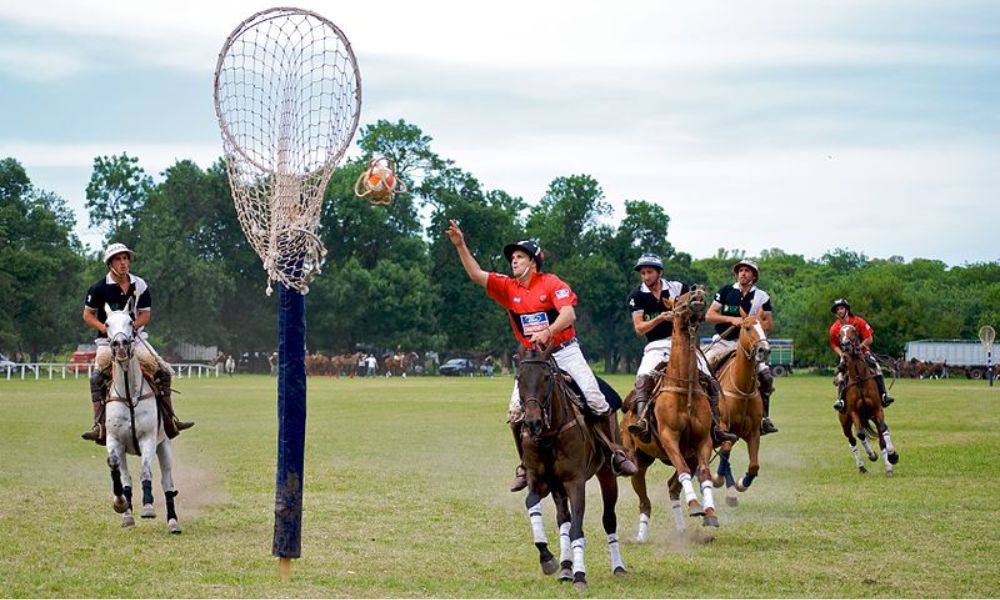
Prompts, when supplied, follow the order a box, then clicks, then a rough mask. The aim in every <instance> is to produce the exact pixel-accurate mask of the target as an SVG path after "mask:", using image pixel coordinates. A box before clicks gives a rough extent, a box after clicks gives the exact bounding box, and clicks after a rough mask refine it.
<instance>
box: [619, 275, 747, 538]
mask: <svg viewBox="0 0 1000 600" xmlns="http://www.w3.org/2000/svg"><path fill="white" fill-rule="evenodd" d="M706 308H707V307H706V305H705V290H704V288H702V287H699V286H695V287H694V289H692V290H691V291H690V292H688V293H686V294H684V295H682V296H679V297H678V298H676V299H675V300H674V302H673V306H672V311H673V324H674V333H673V343H672V347H671V351H670V361H669V362H668V363H667V366H666V371H665V372H662V374H661V377H660V379H659V381H658V382H657V384H656V387H655V388H654V389H653V392H652V393H651V394H650V399H651V400H652V402H653V404H652V406H651V407H650V409H649V412H650V413H651V414H652V415H653V418H654V423H653V424H652V425H651V427H652V428H653V429H654V435H653V436H652V437H651V439H650V441H649V442H648V443H645V442H643V441H642V440H640V439H638V438H637V437H635V436H633V435H632V434H631V433H629V431H628V425H629V424H630V423H633V422H635V419H636V417H635V413H634V412H632V411H626V412H625V413H624V416H623V417H622V425H621V433H622V439H623V441H624V445H625V447H626V448H628V449H629V450H632V451H633V452H634V453H635V456H636V464H637V465H638V467H639V472H638V473H636V474H635V475H633V476H632V488H633V489H634V490H635V493H636V495H637V496H638V497H639V533H638V535H637V536H636V541H640V542H642V541H645V540H646V536H647V533H648V529H649V518H650V514H651V511H652V503H651V502H650V500H649V494H648V493H647V491H646V470H647V469H648V468H649V466H650V465H652V464H653V462H654V461H656V460H660V461H662V462H664V463H667V464H670V465H672V466H673V467H674V469H675V473H674V474H673V475H672V476H671V477H670V480H669V481H668V482H667V488H668V492H669V494H670V503H671V507H672V509H673V513H674V522H675V525H676V527H677V531H678V532H683V531H684V530H685V524H684V512H683V510H682V507H681V500H680V496H681V492H682V491H683V492H684V499H685V501H686V502H687V506H688V512H689V514H690V515H691V516H692V517H698V516H700V517H703V520H702V525H704V526H706V527H718V526H719V519H718V517H717V516H716V514H715V498H714V492H713V490H712V486H713V483H712V476H711V472H710V471H709V468H708V463H709V460H710V459H711V455H712V411H711V408H710V407H709V405H708V394H707V393H706V392H705V390H704V389H703V387H702V384H701V381H700V380H699V377H698V364H697V362H696V361H697V360H698V355H697V353H696V349H695V340H696V337H695V334H694V333H695V329H696V328H697V326H698V323H699V322H701V320H702V319H704V317H705V309H706ZM628 403H629V400H628V399H626V405H627V404H628ZM759 423H760V422H759V420H758V425H759ZM692 473H695V474H696V475H697V476H698V479H699V480H700V481H701V493H702V500H703V501H704V507H702V505H701V504H699V503H698V497H697V495H696V494H695V490H694V485H693V484H692V483H691V474H692Z"/></svg>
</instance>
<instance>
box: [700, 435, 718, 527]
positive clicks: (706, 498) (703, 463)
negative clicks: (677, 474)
mask: <svg viewBox="0 0 1000 600" xmlns="http://www.w3.org/2000/svg"><path fill="white" fill-rule="evenodd" d="M709 431H711V430H709ZM711 458H712V436H711V434H709V435H706V436H705V437H704V439H703V440H702V442H701V443H700V445H699V448H698V480H699V481H700V482H701V501H702V502H703V503H704V506H705V518H704V519H703V520H702V522H701V524H702V526H703V527H718V526H719V517H718V516H717V515H716V514H715V484H714V483H713V482H712V470H711V469H710V468H709V467H708V462H709V461H710V460H711Z"/></svg>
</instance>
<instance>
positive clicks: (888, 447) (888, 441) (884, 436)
mask: <svg viewBox="0 0 1000 600" xmlns="http://www.w3.org/2000/svg"><path fill="white" fill-rule="evenodd" d="M882 439H883V440H885V449H886V450H888V451H889V454H892V453H893V452H895V451H896V448H895V447H893V445H892V440H891V439H890V438H889V430H888V429H886V430H885V431H884V432H882Z"/></svg>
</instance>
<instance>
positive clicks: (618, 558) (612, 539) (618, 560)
mask: <svg viewBox="0 0 1000 600" xmlns="http://www.w3.org/2000/svg"><path fill="white" fill-rule="evenodd" d="M608 557H609V558H610V559H611V571H612V572H614V570H615V569H619V568H621V569H624V568H625V561H623V560H622V548H621V544H619V543H618V534H617V533H609V534H608Z"/></svg>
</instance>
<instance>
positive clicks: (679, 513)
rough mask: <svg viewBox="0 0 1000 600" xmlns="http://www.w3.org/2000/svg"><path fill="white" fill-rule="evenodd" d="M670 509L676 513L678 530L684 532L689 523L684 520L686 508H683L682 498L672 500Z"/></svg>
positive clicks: (675, 518)
mask: <svg viewBox="0 0 1000 600" xmlns="http://www.w3.org/2000/svg"><path fill="white" fill-rule="evenodd" d="M670 509H671V510H672V511H673V513H674V525H675V526H676V527H677V532H678V533H684V531H685V530H686V529H687V524H686V523H685V522H684V509H683V508H681V501H680V499H678V500H671V501H670Z"/></svg>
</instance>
